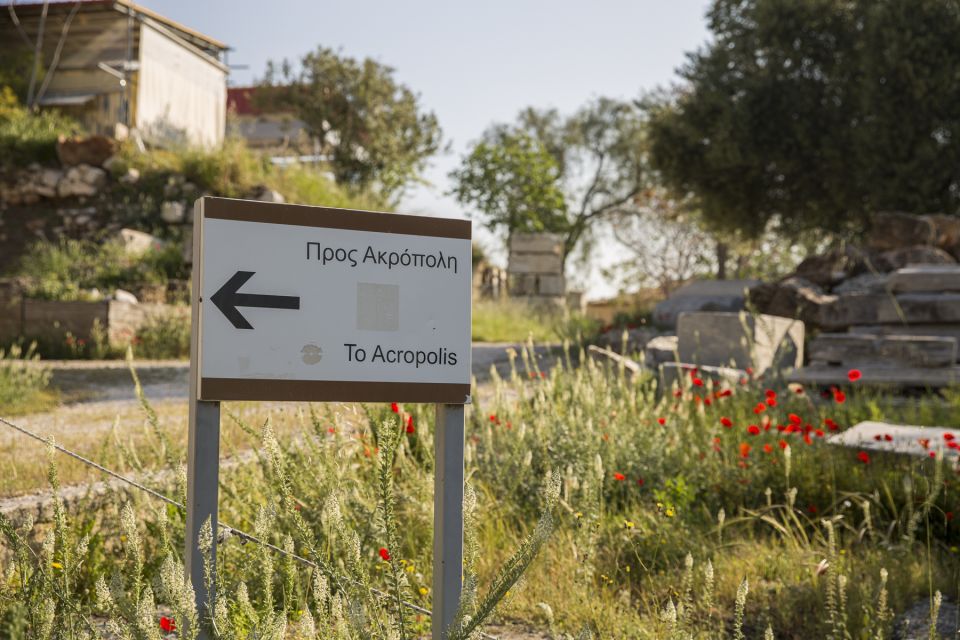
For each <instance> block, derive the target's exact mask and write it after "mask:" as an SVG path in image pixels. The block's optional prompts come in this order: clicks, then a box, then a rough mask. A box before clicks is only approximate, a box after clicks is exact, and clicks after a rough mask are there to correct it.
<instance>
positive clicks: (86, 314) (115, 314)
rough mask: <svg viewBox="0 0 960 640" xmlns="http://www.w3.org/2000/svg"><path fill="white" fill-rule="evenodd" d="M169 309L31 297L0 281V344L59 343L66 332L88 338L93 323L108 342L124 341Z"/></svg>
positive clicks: (11, 284) (116, 302)
mask: <svg viewBox="0 0 960 640" xmlns="http://www.w3.org/2000/svg"><path fill="white" fill-rule="evenodd" d="M171 309H172V307H170V306H169V305H165V304H142V303H134V302H124V301H121V300H98V301H96V302H83V301H58V300H34V299H31V298H26V297H23V295H22V294H21V293H20V291H19V290H18V288H17V287H16V285H15V283H13V282H12V281H6V282H0V344H7V343H10V342H13V341H15V340H17V339H18V338H21V337H22V338H27V339H38V340H43V341H47V342H55V343H59V342H62V341H63V340H65V339H66V337H67V334H68V333H69V334H71V335H73V336H74V337H75V338H82V339H84V340H90V339H92V338H93V333H94V328H95V327H99V328H100V330H101V331H105V332H106V336H107V339H108V340H109V342H110V343H111V344H125V343H127V342H129V340H130V338H132V337H133V336H134V335H135V334H136V333H137V331H138V330H139V329H140V327H141V326H142V325H143V324H144V322H146V320H148V319H149V318H150V317H152V316H154V315H159V314H166V313H170V311H171Z"/></svg>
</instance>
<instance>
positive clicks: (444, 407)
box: [433, 404, 464, 640]
mask: <svg viewBox="0 0 960 640" xmlns="http://www.w3.org/2000/svg"><path fill="white" fill-rule="evenodd" d="M463 432H464V406H463V405H462V404H438V405H437V424H436V431H435V433H434V436H433V454H434V456H433V457H434V461H435V462H434V464H435V465H436V467H435V469H434V476H433V640H444V639H445V638H446V637H447V634H446V631H447V629H449V627H450V625H451V624H452V623H453V620H454V617H455V616H456V614H457V608H458V607H459V606H460V590H461V588H462V585H463Z"/></svg>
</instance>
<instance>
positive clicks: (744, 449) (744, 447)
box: [740, 442, 753, 458]
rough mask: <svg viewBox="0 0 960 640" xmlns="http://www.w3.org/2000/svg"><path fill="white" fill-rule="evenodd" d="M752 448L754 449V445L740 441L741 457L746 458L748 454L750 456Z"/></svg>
mask: <svg viewBox="0 0 960 640" xmlns="http://www.w3.org/2000/svg"><path fill="white" fill-rule="evenodd" d="M751 449H753V447H751V446H750V445H749V444H747V443H746V442H741V443H740V457H741V458H746V457H747V456H749V455H750V450H751Z"/></svg>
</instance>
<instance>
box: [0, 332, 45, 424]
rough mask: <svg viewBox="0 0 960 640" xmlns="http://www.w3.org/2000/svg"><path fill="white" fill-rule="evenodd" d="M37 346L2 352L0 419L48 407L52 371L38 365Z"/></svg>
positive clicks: (0, 366) (0, 362)
mask: <svg viewBox="0 0 960 640" xmlns="http://www.w3.org/2000/svg"><path fill="white" fill-rule="evenodd" d="M39 360H40V356H38V355H37V353H36V345H33V344H31V345H30V346H29V347H27V349H26V350H23V349H22V348H21V347H19V346H17V345H14V346H12V347H10V349H9V350H6V351H5V350H3V349H0V417H2V416H10V415H13V414H15V413H20V412H21V411H25V410H36V409H39V408H45V405H46V404H47V403H46V402H44V400H46V399H49V398H51V396H49V394H47V393H46V389H47V386H48V385H49V383H50V370H49V369H48V368H47V367H44V366H41V365H40V364H39Z"/></svg>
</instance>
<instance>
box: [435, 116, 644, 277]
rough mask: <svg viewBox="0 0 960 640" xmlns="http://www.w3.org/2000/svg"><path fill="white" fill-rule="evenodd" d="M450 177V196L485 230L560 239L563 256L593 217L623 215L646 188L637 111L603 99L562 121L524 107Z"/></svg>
mask: <svg viewBox="0 0 960 640" xmlns="http://www.w3.org/2000/svg"><path fill="white" fill-rule="evenodd" d="M547 155H549V156H552V158H553V162H550V161H549V160H548V159H547V157H546V156H547ZM450 178H451V179H452V180H453V181H454V183H455V186H454V188H453V191H452V194H453V195H454V196H455V197H456V198H457V199H458V200H459V201H460V202H461V203H462V204H464V205H467V206H471V207H473V208H475V209H477V210H478V211H479V212H480V213H481V214H483V215H484V216H485V218H486V219H487V225H488V226H489V227H490V228H491V229H505V230H506V231H507V234H508V235H509V234H510V233H512V232H514V231H554V232H559V233H562V234H564V236H565V240H564V259H566V257H567V256H569V255H570V253H571V252H572V251H573V250H574V248H575V247H576V246H577V244H578V243H579V242H580V240H581V238H585V237H588V236H589V231H590V230H591V228H592V226H593V224H594V223H595V222H596V221H597V220H600V219H601V218H604V217H607V216H610V215H612V214H615V213H623V212H624V211H627V210H630V209H631V208H632V206H633V204H634V201H635V200H636V199H637V197H638V196H639V194H640V193H641V191H642V189H643V188H644V186H645V185H646V184H647V183H648V181H649V175H648V170H647V166H646V158H645V155H644V133H643V120H642V117H641V113H640V111H639V110H638V109H637V108H636V107H635V106H634V105H632V104H630V103H626V102H619V101H617V100H612V99H609V98H599V99H597V100H595V101H593V102H591V103H589V104H587V105H585V106H584V107H583V108H581V109H580V110H579V111H577V112H576V113H575V114H573V115H572V116H570V117H568V118H561V117H560V115H559V114H558V113H557V112H556V111H553V110H547V111H537V110H535V109H526V110H524V111H522V112H521V113H520V115H519V117H518V118H517V122H516V123H514V124H510V125H504V124H497V125H494V126H492V127H490V128H489V129H488V130H487V132H486V133H485V134H484V137H483V139H482V140H480V141H479V142H477V143H475V144H474V145H473V147H472V148H471V150H470V151H469V153H468V154H467V156H466V157H465V158H464V159H463V161H462V162H461V166H460V168H459V169H457V170H455V171H453V172H452V173H451V174H450Z"/></svg>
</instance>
